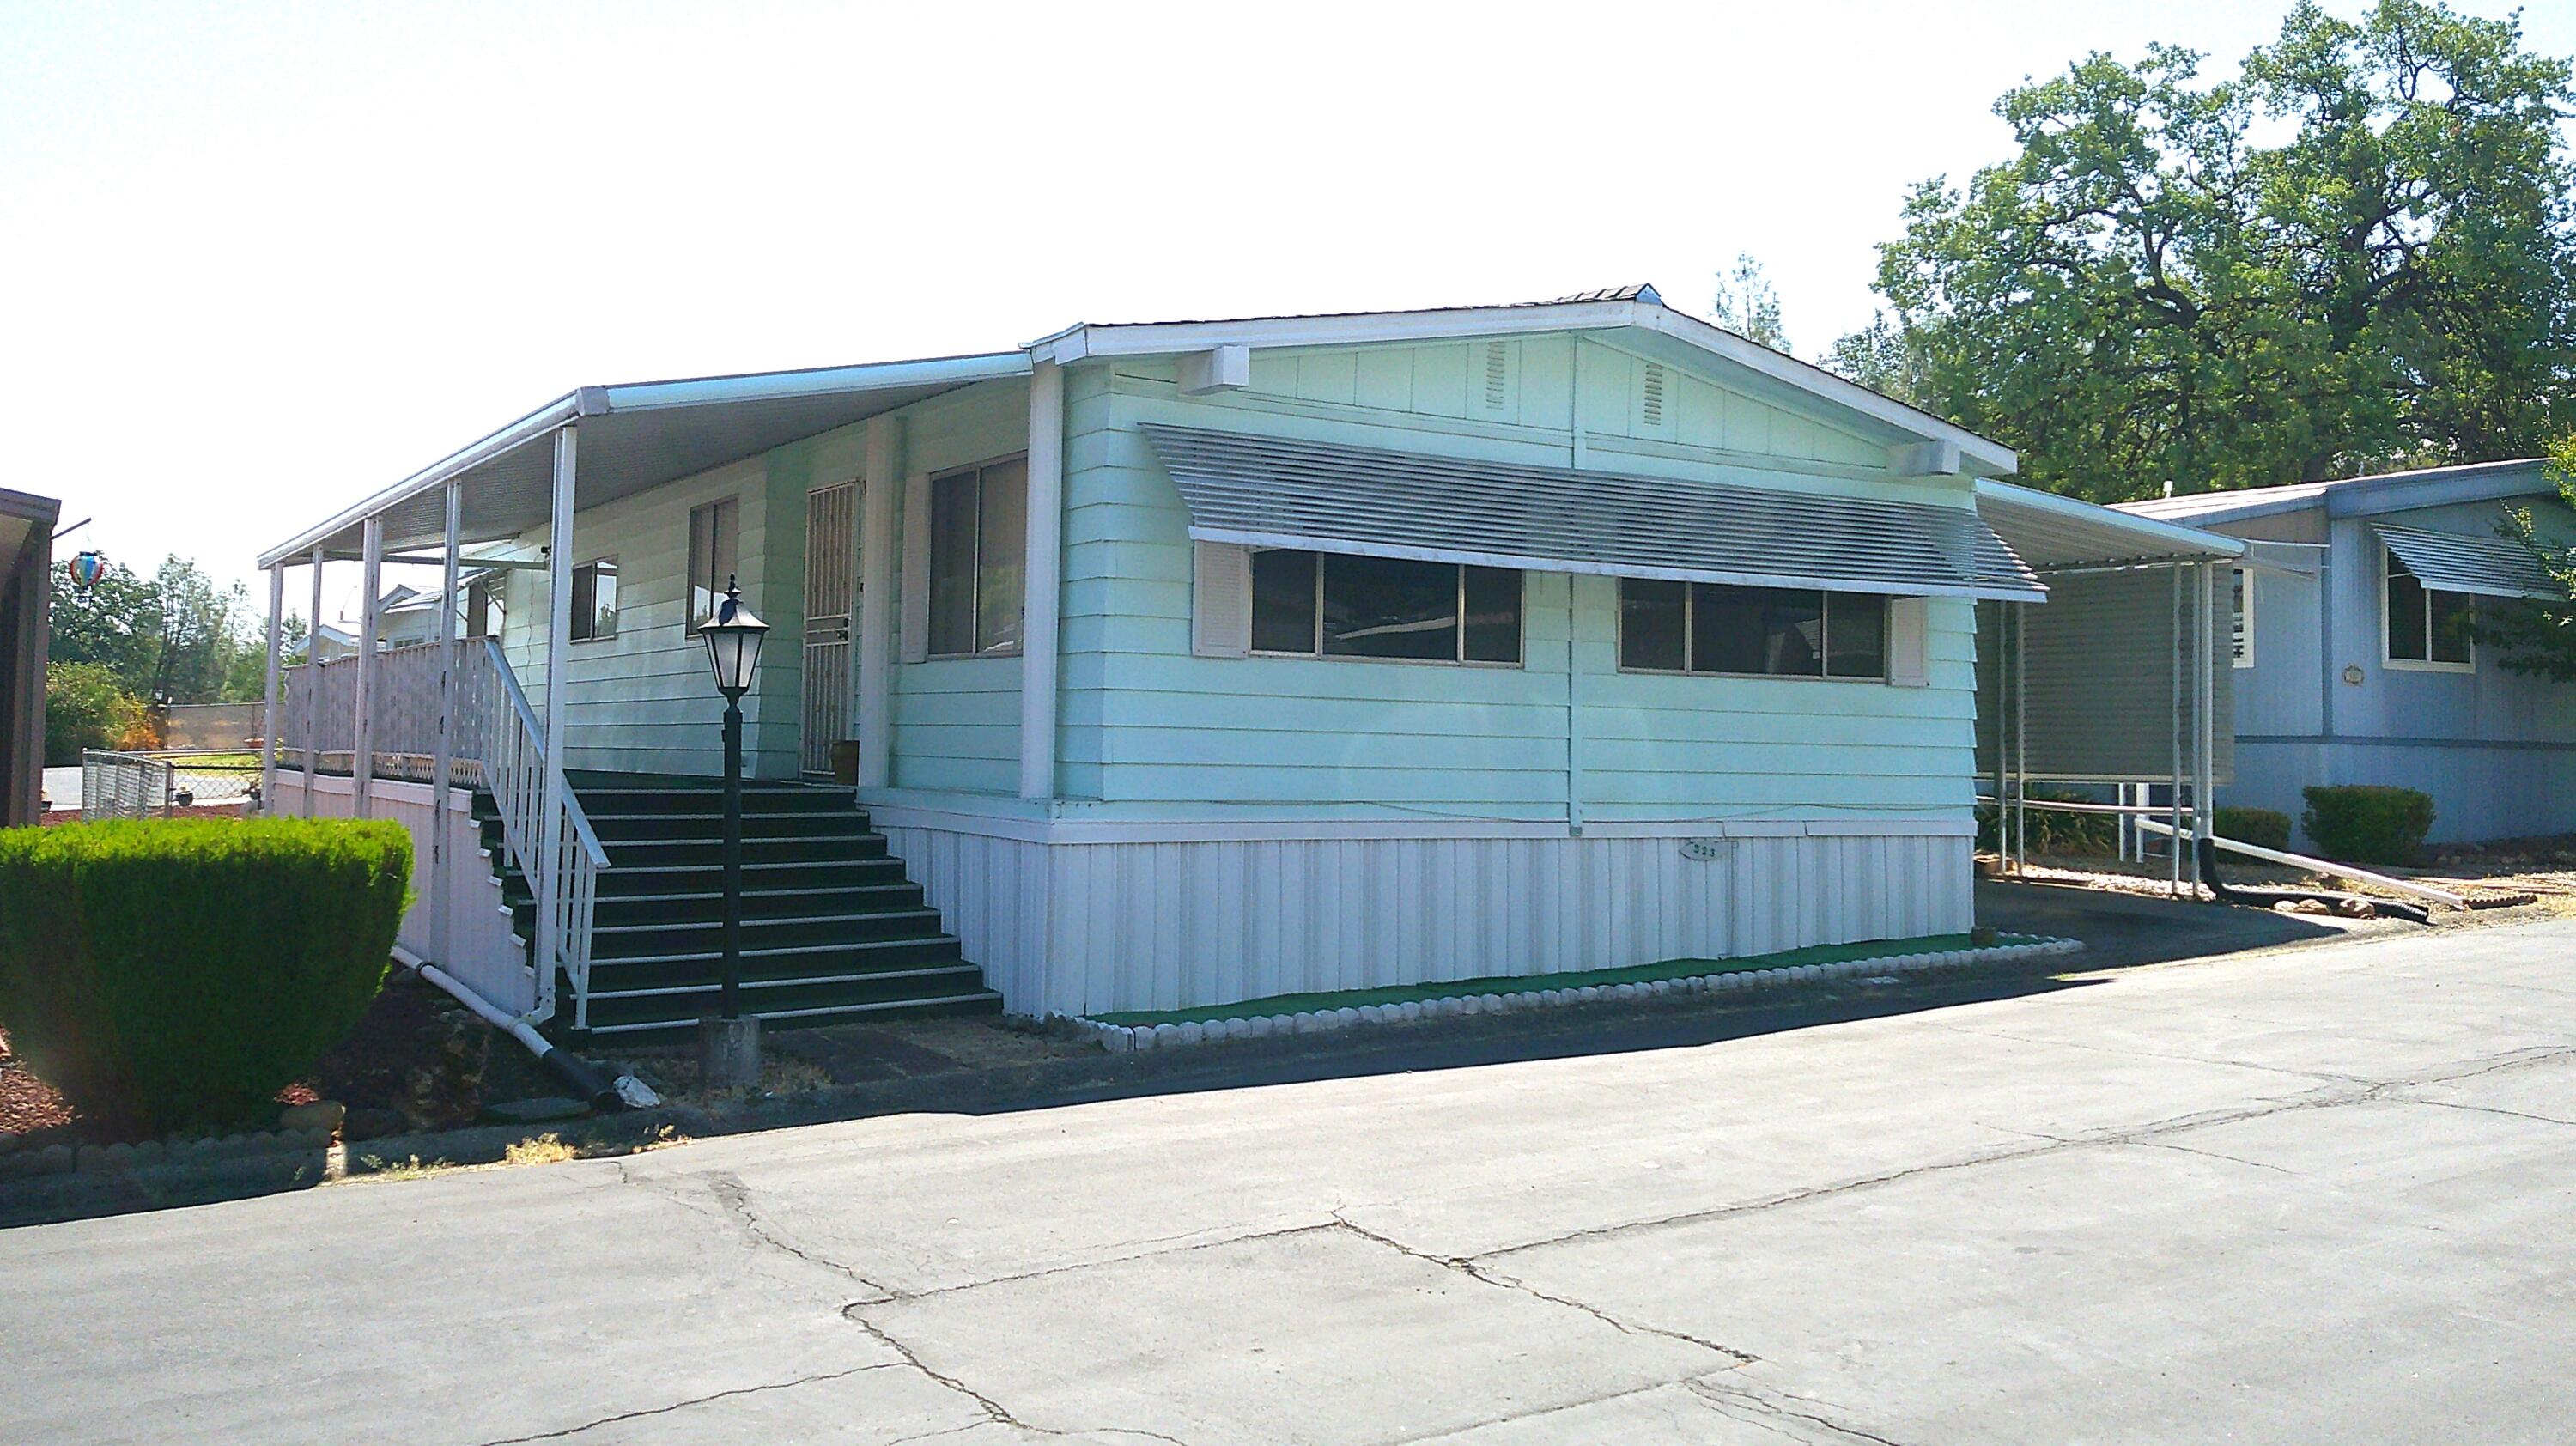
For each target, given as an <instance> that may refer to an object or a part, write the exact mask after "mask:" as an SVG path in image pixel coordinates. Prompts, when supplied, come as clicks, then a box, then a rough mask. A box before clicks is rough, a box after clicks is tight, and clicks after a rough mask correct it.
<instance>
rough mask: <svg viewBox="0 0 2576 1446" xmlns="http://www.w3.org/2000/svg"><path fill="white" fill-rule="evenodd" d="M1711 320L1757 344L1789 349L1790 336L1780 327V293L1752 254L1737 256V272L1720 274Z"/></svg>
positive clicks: (1777, 349)
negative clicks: (1773, 287) (1773, 286)
mask: <svg viewBox="0 0 2576 1446" xmlns="http://www.w3.org/2000/svg"><path fill="white" fill-rule="evenodd" d="M1709 318H1710V320H1712V321H1715V322H1716V323H1717V324H1718V325H1719V326H1722V327H1725V328H1726V329H1727V330H1728V331H1731V332H1734V333H1735V334H1736V335H1737V336H1740V337H1743V338H1744V339H1746V340H1747V341H1758V342H1760V343H1761V344H1763V345H1764V346H1767V347H1769V348H1771V349H1772V350H1773V351H1781V352H1785V351H1787V350H1788V349H1789V333H1788V331H1787V330H1786V329H1785V328H1783V327H1782V326H1781V324H1780V293H1779V292H1777V291H1775V290H1773V289H1772V287H1771V278H1770V277H1769V276H1768V275H1767V274H1765V273H1764V272H1763V270H1762V263H1761V262H1759V261H1757V260H1755V259H1754V258H1753V253H1751V252H1749V251H1739V252H1737V253H1736V255H1735V269H1734V270H1732V271H1721V272H1719V273H1718V277H1717V295H1716V299H1715V302H1714V304H1713V305H1712V306H1711V307H1710V310H1709Z"/></svg>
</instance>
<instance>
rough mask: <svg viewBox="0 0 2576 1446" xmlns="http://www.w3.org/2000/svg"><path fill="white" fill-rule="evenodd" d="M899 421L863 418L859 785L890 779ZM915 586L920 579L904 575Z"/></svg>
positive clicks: (900, 488)
mask: <svg viewBox="0 0 2576 1446" xmlns="http://www.w3.org/2000/svg"><path fill="white" fill-rule="evenodd" d="M902 445H903V421H902V419H901V418H898V417H871V418H869V419H868V449H867V472H866V476H865V477H863V478H862V479H861V480H860V482H859V708H858V719H859V730H858V731H859V785H860V786H861V787H863V788H884V787H886V786H888V785H890V784H892V783H893V782H894V769H893V762H894V735H893V721H894V710H893V701H894V619H895V613H896V611H897V608H896V605H895V604H896V599H895V577H894V557H895V549H896V548H897V547H898V546H899V545H900V534H899V533H898V532H897V531H896V528H895V503H896V502H897V501H898V500H899V499H900V498H901V497H902V496H903V477H902V475H901V472H900V468H901V462H900V460H899V453H900V450H901V448H902ZM905 584H906V585H907V586H915V587H917V586H919V585H920V580H919V579H917V578H910V579H906V580H905Z"/></svg>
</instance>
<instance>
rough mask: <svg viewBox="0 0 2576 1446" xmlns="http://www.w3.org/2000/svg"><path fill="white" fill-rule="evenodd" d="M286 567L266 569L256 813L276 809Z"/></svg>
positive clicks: (284, 565)
mask: <svg viewBox="0 0 2576 1446" xmlns="http://www.w3.org/2000/svg"><path fill="white" fill-rule="evenodd" d="M285 612H286V564H285V563H283V562H277V563H272V564H270V565H269V569H268V684H267V687H266V689H265V691H263V692H262V693H261V695H260V710H259V811H260V812H262V813H266V812H268V811H269V810H270V809H272V808H275V807H276V806H277V693H278V684H279V682H280V676H279V673H278V669H279V667H280V666H281V664H280V663H279V661H278V656H277V650H278V647H279V644H280V642H281V641H282V640H283V639H284V637H285V622H286V620H285Z"/></svg>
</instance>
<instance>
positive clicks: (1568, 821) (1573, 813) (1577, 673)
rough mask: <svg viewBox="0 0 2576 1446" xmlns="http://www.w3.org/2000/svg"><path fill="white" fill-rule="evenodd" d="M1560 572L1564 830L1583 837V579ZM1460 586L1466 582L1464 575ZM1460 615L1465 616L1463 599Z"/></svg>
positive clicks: (1574, 835)
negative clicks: (1562, 583)
mask: <svg viewBox="0 0 2576 1446" xmlns="http://www.w3.org/2000/svg"><path fill="white" fill-rule="evenodd" d="M1557 576H1558V577H1561V578H1563V579H1565V831H1566V833H1567V834H1569V835H1571V836H1573V837H1576V838H1580V837H1582V835H1583V682H1582V679H1583V640H1582V639H1581V638H1579V637H1577V636H1576V635H1575V634H1576V633H1577V631H1578V630H1579V629H1580V628H1581V627H1582V623H1583V606H1582V601H1581V595H1580V593H1579V591H1578V589H1579V588H1580V587H1581V586H1582V581H1583V580H1582V578H1581V577H1580V576H1578V575H1576V574H1574V573H1570V572H1561V573H1558V574H1557ZM1614 585H1615V584H1614ZM1461 586H1464V579H1463V576H1462V579H1461ZM1460 616H1462V617H1463V616H1465V611H1464V607H1463V603H1462V606H1461V610H1460Z"/></svg>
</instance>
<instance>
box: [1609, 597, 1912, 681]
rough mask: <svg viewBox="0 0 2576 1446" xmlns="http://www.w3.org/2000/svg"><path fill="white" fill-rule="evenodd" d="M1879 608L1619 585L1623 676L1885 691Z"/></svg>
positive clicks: (1872, 602) (1855, 600)
mask: <svg viewBox="0 0 2576 1446" xmlns="http://www.w3.org/2000/svg"><path fill="white" fill-rule="evenodd" d="M1887 651H1888V649H1887V599H1886V598H1884V597H1880V596H1878V595H1876V594H1874V593H1850V592H1827V591H1824V590H1822V589H1818V588H1786V587H1735V586H1729V585H1723V584H1718V583H1706V582H1667V581H1662V580H1657V579H1650V578H1634V577H1623V578H1621V579H1620V580H1619V666H1620V668H1621V669H1623V670H1624V671H1627V672H1632V673H1708V674H1722V675H1731V676H1753V677H1770V678H1847V679H1854V680H1858V681H1865V682H1885V681H1887Z"/></svg>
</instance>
